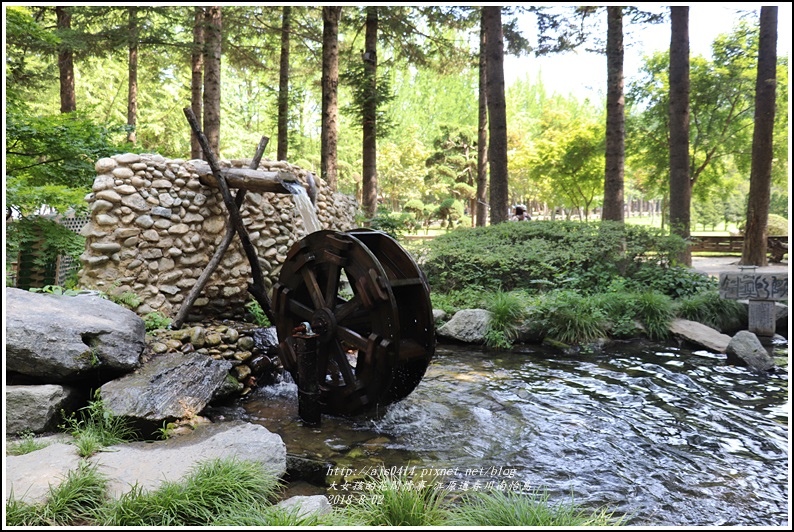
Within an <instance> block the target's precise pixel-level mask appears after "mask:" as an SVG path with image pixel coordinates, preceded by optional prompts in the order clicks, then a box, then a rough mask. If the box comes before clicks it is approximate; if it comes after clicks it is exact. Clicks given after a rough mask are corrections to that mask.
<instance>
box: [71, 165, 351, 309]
mask: <svg viewBox="0 0 794 532" xmlns="http://www.w3.org/2000/svg"><path fill="white" fill-rule="evenodd" d="M202 163H203V161H202ZM204 164H206V163H204ZM219 164H220V165H221V166H222V167H235V168H247V167H248V165H249V164H250V159H249V160H245V159H240V160H230V161H220V162H219ZM95 166H96V172H97V177H96V179H95V180H94V185H93V187H92V192H91V193H90V194H89V195H88V196H86V201H87V202H88V204H89V208H90V211H91V216H90V220H89V223H87V224H86V225H85V226H84V228H83V230H82V232H81V234H82V235H83V236H85V237H86V250H85V252H84V253H83V254H82V255H81V256H80V260H81V263H82V268H81V269H80V271H79V272H78V279H79V283H80V286H81V287H84V288H91V289H96V290H101V291H103V292H105V293H111V294H116V295H121V294H123V293H125V292H132V293H134V294H136V295H137V296H138V297H139V298H140V300H141V301H142V303H141V305H140V306H138V307H137V308H136V309H135V311H136V312H137V313H138V314H139V315H145V314H148V313H150V312H154V311H157V312H160V313H162V314H163V315H165V316H168V317H174V316H175V315H176V313H177V312H178V311H179V309H180V307H181V304H182V302H183V301H184V300H185V298H186V297H187V295H188V293H189V292H190V289H191V288H192V287H193V286H194V285H195V284H196V281H197V279H198V277H199V276H200V275H201V272H202V271H203V270H204V267H205V266H206V265H207V264H208V263H209V261H210V259H211V257H212V255H213V253H214V252H215V250H216V249H217V247H218V245H219V244H220V243H221V241H222V240H223V236H224V234H225V233H226V226H227V223H230V222H229V221H228V212H227V209H226V205H225V204H224V203H223V196H222V194H221V192H220V190H219V189H216V188H211V187H207V186H204V185H202V184H201V183H200V182H199V176H198V174H197V173H196V172H195V169H194V167H193V165H192V164H191V162H190V161H186V160H183V159H166V158H164V157H162V156H160V155H157V154H133V153H125V154H120V155H115V156H113V157H107V158H103V159H100V160H98V161H97V162H96V165H95ZM259 169H260V170H264V171H276V170H286V171H291V172H292V173H293V174H294V175H295V176H296V177H297V179H298V180H299V181H301V182H302V183H306V182H307V174H308V171H306V170H304V169H302V168H299V167H297V166H295V165H292V164H289V163H287V162H285V161H268V160H263V161H262V162H261V164H260V165H259ZM314 179H315V182H316V184H317V189H318V190H317V200H316V208H317V217H318V219H319V222H320V225H321V226H322V228H323V229H332V230H336V231H348V230H350V229H353V228H354V227H355V225H354V224H355V213H356V210H357V204H356V201H355V199H354V198H352V197H350V196H346V195H344V194H339V193H332V192H331V190H330V189H329V188H328V187H327V186H326V184H325V182H324V181H323V180H322V179H320V178H319V177H314ZM236 193H237V191H236V189H232V195H235V194H236ZM240 214H241V215H242V218H243V222H244V224H245V227H246V228H247V230H248V233H249V236H250V237H251V242H252V243H253V244H254V246H255V247H256V251H257V256H258V257H259V263H260V264H261V266H262V271H263V273H264V276H265V283H266V284H267V285H268V288H269V287H270V286H272V284H273V283H274V282H275V281H276V280H277V279H278V272H279V270H280V267H281V264H282V263H283V262H284V260H285V259H286V255H287V251H288V250H289V248H290V246H292V244H293V243H294V242H296V241H297V240H299V239H301V238H303V236H304V235H305V230H304V227H303V221H302V218H301V217H300V214H299V213H298V211H297V209H296V208H295V203H294V201H293V197H292V196H291V195H289V194H276V193H272V192H265V193H256V192H250V191H249V192H248V193H247V194H246V197H245V202H244V203H243V206H242V208H241V209H240ZM249 282H251V266H250V264H249V263H248V260H247V258H246V255H245V251H244V250H243V248H242V245H241V244H240V239H239V238H238V237H237V236H235V238H234V241H233V242H232V245H231V246H229V249H228V250H227V251H226V253H225V255H224V257H223V259H222V260H221V263H220V265H219V266H218V268H217V269H216V270H215V272H214V273H213V275H212V276H211V277H210V279H209V281H208V282H207V284H206V286H205V287H204V290H203V291H202V293H201V295H200V297H199V298H198V300H197V301H196V302H195V304H194V305H193V307H192V314H191V315H190V316H188V319H200V318H206V317H213V318H240V317H242V316H243V315H244V313H245V304H246V303H247V302H249V301H250V300H251V298H250V296H249V295H248V291H247V286H248V284H249Z"/></svg>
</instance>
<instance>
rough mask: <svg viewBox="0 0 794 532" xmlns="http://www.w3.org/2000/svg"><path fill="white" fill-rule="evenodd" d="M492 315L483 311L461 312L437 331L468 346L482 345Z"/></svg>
mask: <svg viewBox="0 0 794 532" xmlns="http://www.w3.org/2000/svg"><path fill="white" fill-rule="evenodd" d="M490 321H491V313H490V312H489V311H487V310H483V309H464V310H459V311H457V312H456V313H455V315H454V316H452V319H450V320H449V321H448V322H446V323H445V324H444V325H442V326H441V327H439V328H438V329H436V333H437V334H438V335H439V336H441V337H443V338H449V339H451V340H456V341H458V342H465V343H468V344H482V343H484V342H485V333H486V332H487V331H488V323H489V322H490Z"/></svg>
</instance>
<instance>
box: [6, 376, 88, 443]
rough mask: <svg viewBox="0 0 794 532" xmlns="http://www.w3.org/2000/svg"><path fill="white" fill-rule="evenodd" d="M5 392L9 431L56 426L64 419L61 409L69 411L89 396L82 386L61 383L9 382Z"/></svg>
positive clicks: (18, 432)
mask: <svg viewBox="0 0 794 532" xmlns="http://www.w3.org/2000/svg"><path fill="white" fill-rule="evenodd" d="M5 394H6V402H5V416H6V432H7V433H8V434H20V433H23V432H34V433H37V434H39V433H42V432H47V431H52V430H55V429H56V428H58V424H59V423H61V422H62V421H63V418H62V416H61V411H62V410H63V411H64V412H66V413H67V414H70V413H72V412H73V411H74V408H75V407H76V406H77V405H78V404H80V403H81V402H83V401H84V400H85V399H86V397H85V395H86V394H84V393H82V392H81V391H80V390H79V389H77V388H74V387H71V386H62V385H59V384H41V385H29V386H6V391H5Z"/></svg>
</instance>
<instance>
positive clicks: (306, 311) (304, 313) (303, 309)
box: [287, 299, 314, 321]
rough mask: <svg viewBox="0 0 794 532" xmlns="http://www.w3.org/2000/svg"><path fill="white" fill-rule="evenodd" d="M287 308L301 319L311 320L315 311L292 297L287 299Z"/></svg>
mask: <svg viewBox="0 0 794 532" xmlns="http://www.w3.org/2000/svg"><path fill="white" fill-rule="evenodd" d="M287 310H288V311H289V312H290V313H291V314H293V315H295V316H297V317H298V319H299V321H309V320H311V317H312V315H313V314H314V311H313V310H312V309H310V308H309V307H307V306H306V305H304V304H303V303H301V302H300V301H298V300H297V299H290V300H289V301H287Z"/></svg>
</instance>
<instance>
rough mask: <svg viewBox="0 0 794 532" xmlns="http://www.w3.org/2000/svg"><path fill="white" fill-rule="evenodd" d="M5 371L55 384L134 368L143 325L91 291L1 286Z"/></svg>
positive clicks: (142, 345)
mask: <svg viewBox="0 0 794 532" xmlns="http://www.w3.org/2000/svg"><path fill="white" fill-rule="evenodd" d="M5 310H6V358H5V362H6V367H5V369H6V371H7V372H12V373H17V374H20V375H24V376H26V377H29V378H31V380H33V381H37V382H41V383H47V384H59V383H68V382H74V381H78V380H83V379H87V378H99V379H102V381H103V382H105V381H107V380H110V379H113V378H116V377H118V376H119V375H123V374H125V373H128V372H130V371H132V370H134V369H135V368H136V367H138V366H139V365H140V361H141V355H142V354H143V351H144V348H145V347H146V326H145V324H144V322H143V320H142V319H141V318H140V317H139V316H138V315H137V314H135V313H134V312H132V311H131V310H128V309H126V308H124V307H122V306H120V305H117V304H116V303H114V302H112V301H110V300H108V299H104V298H102V297H100V296H98V295H96V294H95V293H89V294H81V295H76V296H65V295H55V294H42V293H35V292H28V291H27V290H20V289H18V288H8V289H6V307H5Z"/></svg>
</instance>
